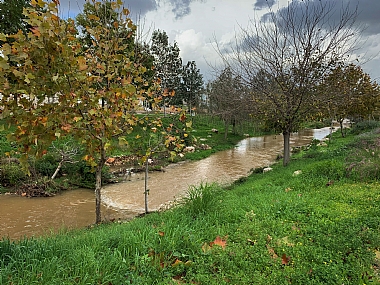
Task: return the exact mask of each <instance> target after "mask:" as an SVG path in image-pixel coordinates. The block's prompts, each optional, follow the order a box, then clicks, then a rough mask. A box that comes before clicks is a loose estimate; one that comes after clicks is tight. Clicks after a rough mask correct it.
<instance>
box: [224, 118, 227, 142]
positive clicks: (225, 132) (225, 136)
mask: <svg viewBox="0 0 380 285" xmlns="http://www.w3.org/2000/svg"><path fill="white" fill-rule="evenodd" d="M227 135H228V122H227V120H226V121H224V139H225V140H226V139H227Z"/></svg>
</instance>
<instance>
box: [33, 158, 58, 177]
mask: <svg viewBox="0 0 380 285" xmlns="http://www.w3.org/2000/svg"><path fill="white" fill-rule="evenodd" d="M57 166H58V161H57V159H56V157H54V156H53V155H51V154H50V155H49V154H48V155H44V156H43V157H41V158H40V159H37V160H36V161H35V163H34V167H35V170H36V172H37V173H39V174H41V175H43V176H48V177H51V176H52V175H53V173H54V171H55V170H56V169H57Z"/></svg>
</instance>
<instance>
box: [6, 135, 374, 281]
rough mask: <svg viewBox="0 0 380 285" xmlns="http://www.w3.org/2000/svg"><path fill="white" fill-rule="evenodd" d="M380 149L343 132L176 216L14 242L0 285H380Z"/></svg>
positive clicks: (205, 189) (204, 189)
mask: <svg viewBox="0 0 380 285" xmlns="http://www.w3.org/2000/svg"><path fill="white" fill-rule="evenodd" d="M379 141H380V140H379V132H378V131H372V132H370V133H367V134H361V135H357V134H355V133H354V132H353V133H351V134H349V135H348V136H347V137H346V138H340V137H339V134H338V133H336V134H334V137H333V140H332V142H330V143H329V145H328V146H318V145H317V144H312V145H311V147H310V148H309V149H308V150H307V151H305V150H302V151H301V152H300V153H299V154H297V155H293V156H292V160H291V163H290V165H289V166H288V167H286V168H284V167H282V166H281V165H280V164H275V165H273V166H272V168H273V170H272V171H269V172H266V173H262V172H260V173H255V174H252V175H251V176H249V177H248V178H245V179H240V180H239V181H237V182H236V183H234V184H233V185H231V186H230V187H227V188H221V187H218V186H217V185H207V184H203V185H201V186H199V187H197V188H193V189H192V190H191V191H190V195H189V198H188V200H187V203H186V204H183V205H180V206H178V207H175V208H172V209H170V210H168V211H165V212H160V213H152V214H149V215H147V216H145V217H143V218H136V219H134V220H133V221H131V222H128V223H120V224H119V223H115V224H107V225H100V226H96V227H94V228H91V229H85V230H78V231H70V232H62V233H61V234H59V235H54V236H50V237H44V238H35V239H26V240H22V241H17V242H10V241H7V240H4V241H2V242H0V253H1V257H2V258H1V261H0V262H1V264H0V265H1V268H2V269H1V271H0V283H1V284H26V283H28V284H32V283H38V284H300V285H301V284H302V285H304V284H379V283H380V279H379V267H380V252H379V251H378V250H379V248H380V234H379V231H380V206H379V202H380V194H379V188H380V187H379V186H380V185H379V183H378V178H379V177H380V175H379V170H378V169H377V168H376V165H378V163H379V161H378V160H379V159H380V158H379V154H380V150H379V145H380V143H379ZM363 161H365V162H366V163H363ZM296 171H297V172H296ZM297 173H298V174H297Z"/></svg>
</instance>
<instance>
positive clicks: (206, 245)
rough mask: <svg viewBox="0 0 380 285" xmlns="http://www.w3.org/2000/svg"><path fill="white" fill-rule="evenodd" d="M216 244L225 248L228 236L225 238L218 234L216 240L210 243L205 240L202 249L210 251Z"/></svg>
mask: <svg viewBox="0 0 380 285" xmlns="http://www.w3.org/2000/svg"><path fill="white" fill-rule="evenodd" d="M214 245H217V246H220V247H222V248H223V249H224V248H225V247H226V245H227V237H225V238H224V239H222V238H221V237H220V236H217V237H216V238H215V240H214V241H212V242H210V243H207V242H205V243H204V244H203V245H202V251H203V252H208V251H210V250H211V249H212V247H213V246H214Z"/></svg>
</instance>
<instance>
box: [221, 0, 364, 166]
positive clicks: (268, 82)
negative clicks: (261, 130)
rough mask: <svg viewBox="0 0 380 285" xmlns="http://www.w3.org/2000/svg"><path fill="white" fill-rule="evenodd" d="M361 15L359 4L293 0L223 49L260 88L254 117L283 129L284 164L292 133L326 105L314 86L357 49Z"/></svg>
mask: <svg viewBox="0 0 380 285" xmlns="http://www.w3.org/2000/svg"><path fill="white" fill-rule="evenodd" d="M356 16H357V7H350V6H349V5H347V6H341V7H338V6H337V1H312V0H304V1H302V2H301V1H291V2H290V4H289V5H288V6H287V7H285V8H282V9H279V10H278V11H273V10H271V11H270V13H268V14H266V15H265V16H264V17H263V18H262V19H261V20H260V21H253V20H252V21H251V22H250V24H249V25H248V27H247V28H243V27H241V34H240V35H237V36H236V42H235V44H233V45H232V48H231V50H230V51H226V50H225V49H223V48H222V47H220V46H218V47H217V49H218V51H219V54H220V55H221V57H222V59H223V60H224V62H225V64H227V65H228V66H229V67H230V68H231V70H233V72H234V73H235V74H237V75H239V76H241V78H242V79H243V80H244V81H245V83H246V84H249V85H250V86H251V87H252V89H253V90H254V94H255V95H254V101H255V107H256V108H255V109H256V111H255V114H254V115H256V116H257V117H258V118H261V119H262V120H264V121H266V122H267V123H269V124H270V125H272V126H273V127H274V128H275V129H276V130H277V131H279V132H282V134H283V136H284V160H283V164H284V165H287V164H288V163H289V161H290V145H289V141H290V134H291V133H292V132H294V131H297V130H298V128H299V126H300V123H301V122H302V121H304V120H305V119H307V117H308V114H310V112H311V111H313V110H314V109H315V108H318V106H320V104H324V103H323V100H321V98H319V97H318V96H317V94H316V93H315V92H313V90H314V89H315V87H316V86H317V85H318V84H319V83H320V82H321V80H322V79H323V77H324V75H325V74H326V73H328V72H329V70H330V69H331V67H333V66H335V64H336V63H337V62H343V61H346V60H348V59H349V54H350V53H351V52H353V51H354V49H355V47H356V44H357V42H358V39H359V35H360V31H361V28H360V27H358V26H356V25H355V20H356ZM334 19H336V20H334Z"/></svg>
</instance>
